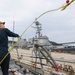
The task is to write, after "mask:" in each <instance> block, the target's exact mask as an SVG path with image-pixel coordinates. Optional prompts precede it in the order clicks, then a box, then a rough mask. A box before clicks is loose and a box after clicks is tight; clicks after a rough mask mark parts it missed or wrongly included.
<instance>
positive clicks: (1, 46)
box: [0, 21, 19, 75]
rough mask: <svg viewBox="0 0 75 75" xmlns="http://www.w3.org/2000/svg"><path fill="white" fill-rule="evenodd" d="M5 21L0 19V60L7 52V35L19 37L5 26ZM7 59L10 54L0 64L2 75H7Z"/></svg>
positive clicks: (8, 59)
mask: <svg viewBox="0 0 75 75" xmlns="http://www.w3.org/2000/svg"><path fill="white" fill-rule="evenodd" d="M4 25H5V22H1V21H0V62H1V60H2V59H3V58H4V56H5V55H6V54H7V53H8V36H9V37H19V35H18V34H16V33H13V32H12V31H10V30H9V29H7V28H5V26H4ZM9 61H10V54H8V56H7V57H6V58H5V59H4V60H3V62H2V63H1V64H0V66H1V70H2V73H3V75H9V74H8V70H9Z"/></svg>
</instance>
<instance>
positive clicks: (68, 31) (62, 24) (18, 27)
mask: <svg viewBox="0 0 75 75" xmlns="http://www.w3.org/2000/svg"><path fill="white" fill-rule="evenodd" d="M64 3H65V1H64V0H56V1H55V0H0V20H1V21H5V22H6V27H7V28H9V29H10V30H13V21H15V32H17V33H19V34H20V35H21V33H22V32H23V31H24V30H25V29H26V28H27V27H28V26H29V25H30V24H31V23H32V22H33V21H34V20H35V18H37V17H38V16H39V15H41V14H42V13H44V12H46V11H48V10H52V9H56V8H59V7H60V6H62V5H63V4H64ZM74 6H75V2H74V3H72V4H71V5H70V6H68V7H67V8H66V9H65V10H64V11H61V10H58V11H54V12H50V13H47V14H45V15H43V16H42V17H41V18H39V19H38V21H39V22H40V23H41V24H42V27H43V30H42V33H43V35H45V34H46V35H47V36H48V37H49V39H51V40H53V41H56V42H65V41H74V38H75V36H74V32H75V22H74V20H75V16H74V14H75V9H74ZM34 25H35V24H33V26H34ZM33 35H35V30H33V29H32V28H29V29H28V30H27V31H26V33H25V34H24V35H23V37H25V38H27V39H28V38H30V37H34V36H33ZM58 36H60V37H61V38H60V39H58V38H55V37H58ZM63 36H64V37H65V38H64V37H63ZM71 36H72V37H71Z"/></svg>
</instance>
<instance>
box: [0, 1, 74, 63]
mask: <svg viewBox="0 0 75 75" xmlns="http://www.w3.org/2000/svg"><path fill="white" fill-rule="evenodd" d="M73 1H75V0H72V1H71V2H70V3H67V4H66V5H64V6H61V7H59V8H57V9H53V10H49V11H46V12H44V13H43V14H41V15H40V16H39V17H37V18H36V19H35V20H34V21H33V22H32V23H31V24H30V25H29V26H28V27H27V28H26V29H25V30H24V32H23V33H22V34H21V36H20V37H19V38H18V40H17V42H16V43H15V44H14V45H13V46H12V48H10V49H9V51H8V53H7V54H6V55H5V56H4V58H3V59H2V60H1V61H0V64H1V63H2V62H3V61H4V59H5V58H6V57H7V56H8V54H9V53H10V52H11V51H12V50H13V48H14V47H15V46H16V45H17V43H18V41H19V40H20V38H21V37H22V36H23V34H24V33H25V32H26V31H27V30H28V29H29V28H30V27H31V26H32V25H33V23H35V22H36V21H37V19H39V18H40V17H42V16H43V15H45V14H46V13H49V12H52V11H57V10H59V9H62V10H64V9H65V8H66V7H67V6H69V5H70V4H71V3H72V2H73Z"/></svg>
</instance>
